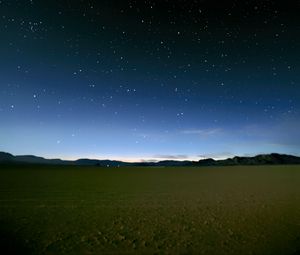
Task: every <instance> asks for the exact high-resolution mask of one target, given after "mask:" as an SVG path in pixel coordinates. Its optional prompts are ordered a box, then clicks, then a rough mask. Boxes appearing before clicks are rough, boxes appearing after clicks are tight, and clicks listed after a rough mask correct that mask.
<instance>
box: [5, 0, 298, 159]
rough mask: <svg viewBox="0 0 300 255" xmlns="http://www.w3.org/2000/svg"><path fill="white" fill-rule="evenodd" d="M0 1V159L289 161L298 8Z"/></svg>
mask: <svg viewBox="0 0 300 255" xmlns="http://www.w3.org/2000/svg"><path fill="white" fill-rule="evenodd" d="M281 2H284V3H281V4H279V3H277V2H276V1H204V0H202V1H201V0H199V1H197V0H194V1H183V0H182V1H172V0H160V1H158V0H157V1H154V0H153V1H150V0H148V1H142V0H140V1H139V0H136V1H133V0H132V1H121V0H119V1H116V0H101V1H83V0H82V1H73V0H72V1H71V0H69V1H64V0H59V1H56V0H51V1H50V0H49V1H48V0H43V1H41V0H40V1H38V0H31V1H30V0H28V1H27V0H20V1H13V0H7V1H6V0H0V33H1V37H0V150H1V151H7V152H10V153H13V154H35V155H39V156H45V157H60V158H64V159H75V158H81V157H89V158H99V159H104V158H109V159H120V160H127V161H131V160H151V159H156V160H161V159H179V160H183V159H190V160H192V159H201V158H205V157H213V158H226V157H231V156H233V155H255V154H260V153H270V152H278V153H288V154H294V155H300V134H299V133H300V111H299V109H300V15H299V13H300V1H281Z"/></svg>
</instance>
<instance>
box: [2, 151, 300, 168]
mask: <svg viewBox="0 0 300 255" xmlns="http://www.w3.org/2000/svg"><path fill="white" fill-rule="evenodd" d="M0 164H45V165H74V166H102V167H121V166H157V167H165V166H235V165H283V164H300V157H296V156H292V155H285V154H278V153H272V154H263V155H257V156H254V157H234V158H228V159H224V160H214V159H211V158H209V159H202V160H199V161H176V160H165V161H159V162H135V163H128V162H123V161H115V160H97V159H78V160H75V161H71V160H61V159H45V158H43V157H36V156H33V155H24V156H14V155H12V154H10V153H6V152H0Z"/></svg>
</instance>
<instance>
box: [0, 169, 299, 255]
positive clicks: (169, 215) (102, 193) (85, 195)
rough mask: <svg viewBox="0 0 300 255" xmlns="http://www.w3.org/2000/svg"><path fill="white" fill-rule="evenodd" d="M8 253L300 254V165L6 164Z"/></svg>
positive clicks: (4, 247) (2, 193)
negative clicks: (142, 166)
mask: <svg viewBox="0 0 300 255" xmlns="http://www.w3.org/2000/svg"><path fill="white" fill-rule="evenodd" d="M0 245H1V247H0V253H1V254H300V166H293V165H291V166H235V167H199V168H193V167H190V168H184V167H182V168H175V167H170V168H151V167H147V168H141V167H136V168H134V167H132V168H100V167H79V166H77V167H73V166H39V165H35V166H31V165H14V166H8V165H7V166H5V165H0Z"/></svg>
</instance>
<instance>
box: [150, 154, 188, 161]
mask: <svg viewBox="0 0 300 255" xmlns="http://www.w3.org/2000/svg"><path fill="white" fill-rule="evenodd" d="M153 157H154V158H157V159H173V160H180V159H188V158H189V156H188V155H154V156H153Z"/></svg>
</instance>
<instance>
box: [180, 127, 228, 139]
mask: <svg viewBox="0 0 300 255" xmlns="http://www.w3.org/2000/svg"><path fill="white" fill-rule="evenodd" d="M221 132H222V129H220V128H214V129H187V130H183V131H182V132H181V133H182V134H185V135H200V136H204V137H207V136H214V135H217V134H220V133H221Z"/></svg>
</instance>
